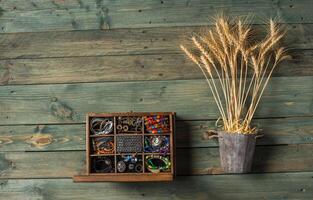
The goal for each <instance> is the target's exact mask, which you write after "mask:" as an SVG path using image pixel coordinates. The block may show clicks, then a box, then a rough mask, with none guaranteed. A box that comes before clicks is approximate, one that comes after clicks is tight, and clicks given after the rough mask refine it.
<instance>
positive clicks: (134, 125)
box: [116, 116, 142, 133]
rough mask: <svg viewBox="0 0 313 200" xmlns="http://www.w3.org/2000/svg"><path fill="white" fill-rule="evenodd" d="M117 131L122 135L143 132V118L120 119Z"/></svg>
mask: <svg viewBox="0 0 313 200" xmlns="http://www.w3.org/2000/svg"><path fill="white" fill-rule="evenodd" d="M116 129H117V131H118V132H121V133H127V132H141V131H142V117H129V116H128V117H118V118H117V127H116Z"/></svg>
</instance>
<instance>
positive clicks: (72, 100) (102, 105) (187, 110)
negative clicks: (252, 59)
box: [0, 76, 313, 125]
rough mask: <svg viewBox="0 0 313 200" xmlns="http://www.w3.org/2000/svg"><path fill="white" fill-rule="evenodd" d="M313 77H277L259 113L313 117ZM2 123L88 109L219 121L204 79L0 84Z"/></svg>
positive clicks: (50, 119) (71, 116)
mask: <svg viewBox="0 0 313 200" xmlns="http://www.w3.org/2000/svg"><path fill="white" fill-rule="evenodd" d="M312 83H313V77H310V76H307V77H296V78H294V77H274V78H272V80H271V82H270V83H269V87H268V88H267V91H266V92H265V93H264V96H263V101H262V102H261V103H260V105H259V109H258V111H257V113H256V115H255V116H256V117H262V118H264V117H291V116H312V111H313V109H312ZM0 106H1V111H0V123H1V124H3V125H4V124H49V123H73V122H84V120H85V119H84V116H85V113H87V112H124V111H175V112H177V116H178V118H179V119H181V120H189V119H217V118H218V114H217V113H218V112H217V108H216V105H215V102H214V100H213V97H212V96H211V93H210V91H209V88H208V86H207V84H206V82H205V81H204V80H188V81H148V82H108V83H88V84H56V85H31V86H27V87H25V86H23V85H20V86H2V87H0Z"/></svg>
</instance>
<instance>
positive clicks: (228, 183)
mask: <svg viewBox="0 0 313 200" xmlns="http://www.w3.org/2000/svg"><path fill="white" fill-rule="evenodd" d="M312 176H313V173H312V172H302V173H280V174H251V175H250V174H249V175H241V176H237V175H219V176H183V177H177V178H176V180H175V181H174V182H169V183H163V182H162V183H73V181H72V180H71V179H26V180H23V179H21V180H14V179H12V180H2V181H1V182H0V183H1V186H2V187H0V194H1V196H0V199H1V200H2V199H3V200H5V199H29V200H37V199H54V200H59V199H63V200H66V199H90V200H93V199H103V198H104V194H105V197H107V198H108V199H112V200H124V199H125V200H126V199H127V200H128V199H131V200H135V199H136V200H137V199H149V200H168V199H183V200H185V199H186V200H189V199H199V200H207V199H219V200H229V199H233V200H245V199H247V200H250V199H304V200H310V199H312V192H313V188H312V185H313V179H312Z"/></svg>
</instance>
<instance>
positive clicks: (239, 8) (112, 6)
mask: <svg viewBox="0 0 313 200" xmlns="http://www.w3.org/2000/svg"><path fill="white" fill-rule="evenodd" d="M0 7H1V16H0V27H1V29H0V31H1V32H5V33H12V32H36V31H55V30H58V31H59V30H88V29H112V28H113V29H114V28H140V27H162V26H186V25H204V24H211V23H212V19H211V18H210V17H209V16H213V15H215V14H216V13H217V12H219V11H224V12H225V13H227V14H228V15H230V16H246V15H247V14H249V13H253V14H254V15H257V16H261V17H263V18H264V17H277V16H278V17H279V18H281V19H282V21H283V22H286V23H312V22H313V21H312V19H313V16H312V12H311V9H312V4H311V2H310V1H309V0H298V1H296V2H290V1H287V0H284V1H280V2H275V1H264V0H257V1H243V0H241V1H230V0H223V1H210V2H208V1H206V0H196V1H192V2H189V1H187V2H185V1H180V0H174V1H153V0H149V1H147V0H138V1H132V0H127V1H125V0H123V1H113V2H112V1H109V0H99V1H93V0H79V1H74V0H70V1H63V0H57V1H50V0H43V1H23V0H15V1H11V0H6V1H2V2H1V4H0ZM255 23H264V20H262V19H259V18H256V20H255Z"/></svg>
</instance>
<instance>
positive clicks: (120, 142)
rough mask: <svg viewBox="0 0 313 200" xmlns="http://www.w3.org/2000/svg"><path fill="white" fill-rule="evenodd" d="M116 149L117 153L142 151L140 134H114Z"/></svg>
mask: <svg viewBox="0 0 313 200" xmlns="http://www.w3.org/2000/svg"><path fill="white" fill-rule="evenodd" d="M116 151H117V152H119V153H136V152H141V151H142V136H141V135H126V136H125V135H122V136H120V135H118V136H116Z"/></svg>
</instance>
